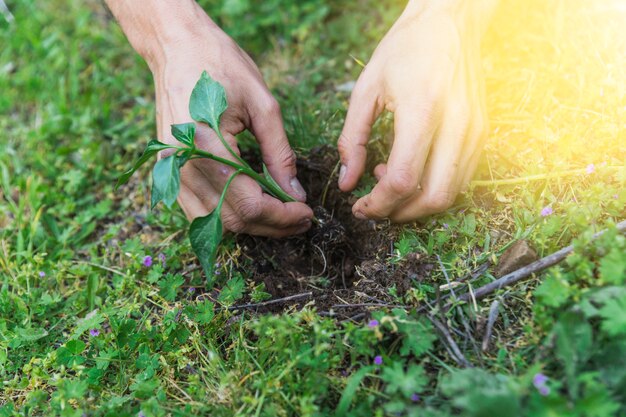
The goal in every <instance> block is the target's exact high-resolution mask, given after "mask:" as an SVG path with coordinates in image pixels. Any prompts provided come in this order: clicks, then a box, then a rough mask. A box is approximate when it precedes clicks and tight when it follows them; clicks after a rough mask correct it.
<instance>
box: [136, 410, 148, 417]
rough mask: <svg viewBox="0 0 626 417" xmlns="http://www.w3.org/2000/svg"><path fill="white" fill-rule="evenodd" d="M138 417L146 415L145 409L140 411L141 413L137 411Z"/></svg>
mask: <svg viewBox="0 0 626 417" xmlns="http://www.w3.org/2000/svg"><path fill="white" fill-rule="evenodd" d="M137 417H146V415H145V414H144V413H143V411H140V412H139V413H137Z"/></svg>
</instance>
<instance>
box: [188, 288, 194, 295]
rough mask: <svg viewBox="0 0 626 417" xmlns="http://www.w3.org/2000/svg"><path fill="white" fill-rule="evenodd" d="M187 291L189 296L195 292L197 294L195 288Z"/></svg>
mask: <svg viewBox="0 0 626 417" xmlns="http://www.w3.org/2000/svg"><path fill="white" fill-rule="evenodd" d="M187 291H188V292H189V294H193V293H194V292H196V289H195V287H189V289H188V290H187Z"/></svg>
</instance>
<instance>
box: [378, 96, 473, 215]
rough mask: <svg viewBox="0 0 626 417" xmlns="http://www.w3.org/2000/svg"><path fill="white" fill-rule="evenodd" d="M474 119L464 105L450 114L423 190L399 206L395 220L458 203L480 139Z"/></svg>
mask: <svg viewBox="0 0 626 417" xmlns="http://www.w3.org/2000/svg"><path fill="white" fill-rule="evenodd" d="M470 120H471V119H470V117H469V115H468V110H467V107H464V106H457V109H452V110H451V111H450V112H448V113H447V114H446V119H445V121H444V123H443V127H442V129H441V130H440V131H439V133H438V135H437V137H436V139H435V141H434V144H433V147H432V151H431V153H430V156H429V160H428V165H427V167H426V170H425V172H424V175H423V179H422V192H421V193H419V194H418V195H416V196H415V197H413V198H412V199H411V200H410V201H407V202H406V204H405V205H403V206H402V207H400V208H398V209H397V210H396V211H395V212H394V213H393V214H392V215H391V216H390V218H391V220H392V221H394V222H398V223H404V222H408V221H412V220H415V219H418V218H421V217H425V216H428V215H432V214H436V213H440V212H442V211H445V210H447V209H448V208H450V207H451V206H452V205H453V204H454V201H455V199H456V197H457V195H458V193H459V192H460V190H461V187H462V184H463V181H464V180H465V175H466V171H467V169H468V168H469V164H470V163H471V159H472V154H473V152H472V150H473V149H474V148H475V146H476V142H477V140H476V137H475V133H474V129H473V128H472V127H471V123H470Z"/></svg>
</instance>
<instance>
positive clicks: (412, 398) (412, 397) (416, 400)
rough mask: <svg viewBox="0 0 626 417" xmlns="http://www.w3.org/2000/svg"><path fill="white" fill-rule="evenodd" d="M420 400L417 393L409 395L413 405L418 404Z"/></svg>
mask: <svg viewBox="0 0 626 417" xmlns="http://www.w3.org/2000/svg"><path fill="white" fill-rule="evenodd" d="M419 400H420V396H419V395H418V394H417V393H413V394H411V401H413V402H414V403H416V402H418V401H419Z"/></svg>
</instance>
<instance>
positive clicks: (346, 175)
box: [337, 76, 382, 191]
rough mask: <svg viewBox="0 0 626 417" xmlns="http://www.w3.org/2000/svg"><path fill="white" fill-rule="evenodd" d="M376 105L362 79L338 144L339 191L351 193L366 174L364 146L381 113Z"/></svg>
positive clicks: (356, 89) (356, 88)
mask: <svg viewBox="0 0 626 417" xmlns="http://www.w3.org/2000/svg"><path fill="white" fill-rule="evenodd" d="M377 102H378V98H377V97H376V95H375V94H372V93H371V90H370V89H369V88H367V87H366V86H365V81H364V79H363V76H361V77H360V79H359V81H358V82H357V84H356V85H355V87H354V90H353V92H352V96H351V97H350V105H349V107H348V114H347V115H346V122H345V124H344V126H343V130H342V131H341V136H340V137H339V142H338V143H337V149H338V150H339V157H340V158H341V169H340V171H339V188H340V189H341V190H342V191H351V190H352V189H354V187H356V185H357V183H358V181H359V178H361V176H362V175H363V172H365V161H366V158H367V148H366V146H367V142H368V140H369V136H370V132H371V130H372V125H373V124H374V122H375V121H376V118H377V117H378V115H379V114H380V112H381V111H382V109H381V108H380V106H378V104H377Z"/></svg>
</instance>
